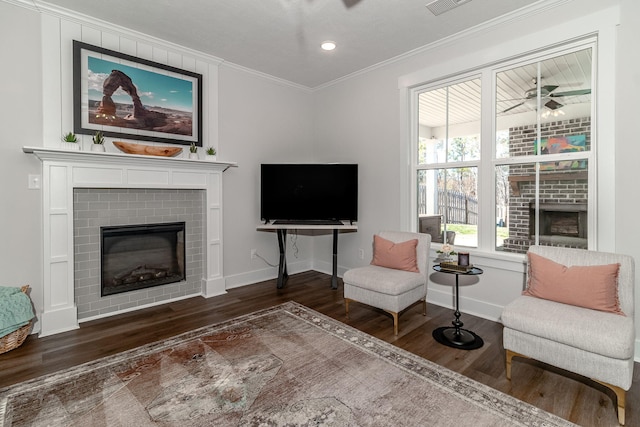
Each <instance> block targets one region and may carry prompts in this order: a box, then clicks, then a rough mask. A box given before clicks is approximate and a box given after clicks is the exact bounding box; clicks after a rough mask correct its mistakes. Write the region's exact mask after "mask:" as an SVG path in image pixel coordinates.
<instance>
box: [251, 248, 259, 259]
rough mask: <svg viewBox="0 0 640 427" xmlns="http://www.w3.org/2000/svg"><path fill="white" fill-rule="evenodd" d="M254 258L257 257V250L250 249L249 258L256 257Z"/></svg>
mask: <svg viewBox="0 0 640 427" xmlns="http://www.w3.org/2000/svg"><path fill="white" fill-rule="evenodd" d="M256 258H258V250H257V249H251V259H256Z"/></svg>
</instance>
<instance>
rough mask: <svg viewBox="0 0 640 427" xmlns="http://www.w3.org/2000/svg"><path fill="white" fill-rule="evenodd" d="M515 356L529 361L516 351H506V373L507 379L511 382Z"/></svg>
mask: <svg viewBox="0 0 640 427" xmlns="http://www.w3.org/2000/svg"><path fill="white" fill-rule="evenodd" d="M514 356H517V357H524V358H525V359H529V358H528V357H527V356H525V355H524V354H520V353H516V352H515V351H511V350H506V352H505V360H506V371H507V379H508V380H509V381H511V359H513V357H514Z"/></svg>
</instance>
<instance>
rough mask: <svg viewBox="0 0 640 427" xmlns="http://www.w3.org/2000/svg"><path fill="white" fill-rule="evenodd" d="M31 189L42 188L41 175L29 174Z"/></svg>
mask: <svg viewBox="0 0 640 427" xmlns="http://www.w3.org/2000/svg"><path fill="white" fill-rule="evenodd" d="M29 189H30V190H38V189H40V175H33V174H29Z"/></svg>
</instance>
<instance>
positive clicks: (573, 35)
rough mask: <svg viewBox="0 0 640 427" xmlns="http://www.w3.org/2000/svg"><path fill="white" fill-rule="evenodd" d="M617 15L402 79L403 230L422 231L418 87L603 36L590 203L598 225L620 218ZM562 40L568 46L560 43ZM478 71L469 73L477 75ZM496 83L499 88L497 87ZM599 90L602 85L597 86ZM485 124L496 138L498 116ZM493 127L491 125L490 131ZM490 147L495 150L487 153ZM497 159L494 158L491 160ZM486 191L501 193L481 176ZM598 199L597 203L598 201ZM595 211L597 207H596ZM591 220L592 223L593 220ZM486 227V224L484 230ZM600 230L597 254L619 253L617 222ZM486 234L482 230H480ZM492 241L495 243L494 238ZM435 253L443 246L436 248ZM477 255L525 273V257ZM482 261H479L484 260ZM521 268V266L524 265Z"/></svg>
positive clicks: (485, 208)
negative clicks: (417, 171) (418, 216)
mask: <svg viewBox="0 0 640 427" xmlns="http://www.w3.org/2000/svg"><path fill="white" fill-rule="evenodd" d="M610 12H611V13H608V14H606V16H605V15H604V14H600V15H598V16H595V15H588V16H585V17H581V18H577V19H575V20H573V21H571V22H565V23H564V24H563V25H562V26H557V27H553V28H547V29H545V30H544V31H538V32H533V33H531V34H528V35H524V36H522V37H521V38H517V39H512V40H508V41H505V42H502V43H497V44H496V45H493V46H490V47H483V48H480V49H478V50H476V51H473V53H469V54H467V55H462V56H460V57H457V58H455V60H450V61H448V62H446V63H438V64H434V65H432V66H431V67H430V68H425V69H422V70H419V71H416V72H414V73H411V74H408V75H405V76H402V77H401V78H400V79H399V98H400V105H401V106H402V107H403V108H401V112H400V114H401V117H400V119H401V120H400V124H401V129H400V133H401V141H402V142H403V143H402V144H401V147H400V151H401V153H400V154H401V179H400V185H401V188H400V190H401V208H400V209H401V226H402V228H403V229H407V230H416V223H415V221H414V218H415V212H416V200H415V198H413V197H412V191H413V188H414V187H415V185H413V184H414V183H413V182H412V180H414V179H415V178H414V177H413V176H412V175H413V172H414V169H413V165H414V163H413V161H412V157H411V156H413V155H414V154H413V153H414V152H415V147H414V144H415V142H414V141H417V125H416V124H415V123H416V121H415V119H414V117H413V116H412V112H413V111H415V105H414V104H415V103H416V97H415V96H413V91H414V90H415V88H417V87H424V86H425V85H426V84H428V83H429V82H436V81H440V80H445V79H447V78H451V76H453V75H458V76H460V75H462V74H463V72H464V71H465V70H464V68H463V65H462V64H479V63H480V64H482V66H481V67H476V69H475V70H476V73H477V72H478V71H477V70H479V69H482V72H483V73H484V72H491V71H487V69H488V68H490V67H492V65H494V67H497V66H496V65H495V64H498V63H500V65H501V66H502V65H504V64H506V62H507V61H508V60H509V59H510V58H516V57H523V56H527V55H532V54H534V53H535V52H538V51H544V52H550V49H554V46H557V47H558V48H562V47H565V46H567V45H568V44H570V43H572V42H574V41H575V42H584V40H586V39H588V38H589V37H594V36H595V37H597V40H598V42H597V44H598V48H597V49H598V50H597V55H596V54H595V52H594V61H595V67H594V73H593V74H594V79H595V77H597V78H598V79H597V90H596V91H595V92H597V93H598V95H597V96H595V95H594V97H593V98H592V110H593V111H595V112H597V113H598V119H597V123H595V122H594V123H592V133H593V137H594V140H595V141H599V142H600V144H598V145H597V146H596V147H593V148H592V150H593V153H594V156H595V159H592V162H594V161H595V162H597V163H596V164H595V167H594V168H591V167H590V170H591V169H593V170H594V172H593V173H595V171H596V170H597V171H598V173H597V174H596V177H595V180H592V181H591V182H592V185H593V186H594V189H593V190H594V193H593V194H596V195H597V200H596V197H590V203H594V204H595V203H596V202H597V207H595V208H594V209H592V211H593V212H595V213H594V215H591V216H592V217H594V218H593V220H594V221H595V219H596V218H613V217H615V192H614V191H613V185H614V182H615V181H614V178H615V152H614V144H613V142H614V140H615V112H614V108H613V106H614V103H615V97H614V93H615V65H614V64H615V46H616V44H615V32H616V24H617V16H616V15H615V13H614V12H615V10H614V9H611V11H610ZM559 40H564V42H562V43H559V42H558V41H559ZM467 42H468V43H473V41H471V40H467ZM472 72H473V70H467V72H466V73H464V74H471V73H472ZM494 84H495V83H494ZM594 87H596V86H594ZM494 90H495V88H492V90H491V92H489V91H483V99H484V96H492V92H493V91H494ZM482 114H483V117H482V123H483V124H486V123H492V125H491V126H490V128H491V129H489V130H487V129H483V130H482V132H483V135H482V138H483V140H485V139H484V138H486V135H485V134H484V132H489V133H490V134H491V133H493V134H495V132H494V131H495V129H494V127H495V124H494V123H495V121H494V120H493V117H490V118H487V117H485V116H484V115H485V114H487V115H492V114H494V112H493V111H486V109H485V110H483V112H482ZM594 116H595V114H594ZM485 127H487V126H485ZM490 138H491V139H489V140H490V141H492V140H493V137H492V136H491V137H490ZM492 145H493V144H483V148H482V150H483V151H482V153H481V156H482V158H484V156H486V153H485V152H484V150H491V154H490V155H491V156H493V152H494V149H493V147H492ZM487 146H490V147H489V148H485V147H487ZM491 158H493V157H491ZM480 179H481V181H480V186H479V188H478V197H479V198H483V199H486V197H487V196H486V195H488V197H489V198H491V197H492V195H494V191H495V189H493V179H486V177H483V176H480ZM592 199H593V200H592ZM590 208H591V206H590ZM479 209H480V211H479V214H480V215H482V216H483V217H484V216H485V215H491V213H490V212H491V209H493V208H492V207H491V206H490V205H488V204H486V203H484V204H481V205H480V207H479ZM590 221H591V220H590ZM483 226H484V225H483ZM594 228H595V233H594V234H593V235H592V236H593V238H594V240H593V241H594V242H597V247H594V248H593V249H598V250H604V251H606V250H609V251H611V250H614V248H615V237H614V236H615V224H614V223H613V221H601V223H600V224H598V226H597V227H595V226H591V227H590V230H591V229H594ZM479 231H480V230H479ZM487 233H488V235H489V236H491V235H492V234H493V230H490V231H489V232H487V230H484V229H482V235H487ZM492 239H495V237H493V238H492ZM433 246H434V249H435V248H436V247H437V245H433ZM472 255H475V256H476V257H477V258H476V259H478V260H483V261H485V262H486V263H487V264H486V265H492V264H493V265H494V266H496V267H498V268H506V269H508V270H514V271H521V263H522V259H523V256H522V255H520V254H510V253H502V252H495V251H494V250H493V249H492V247H491V250H487V249H486V243H485V241H484V240H483V241H482V242H479V248H478V249H477V250H475V251H473V250H472ZM478 257H479V258H478ZM518 264H519V265H518Z"/></svg>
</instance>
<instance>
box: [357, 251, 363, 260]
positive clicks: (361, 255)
mask: <svg viewBox="0 0 640 427" xmlns="http://www.w3.org/2000/svg"><path fill="white" fill-rule="evenodd" d="M358 256H359V257H360V259H364V249H358Z"/></svg>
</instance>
